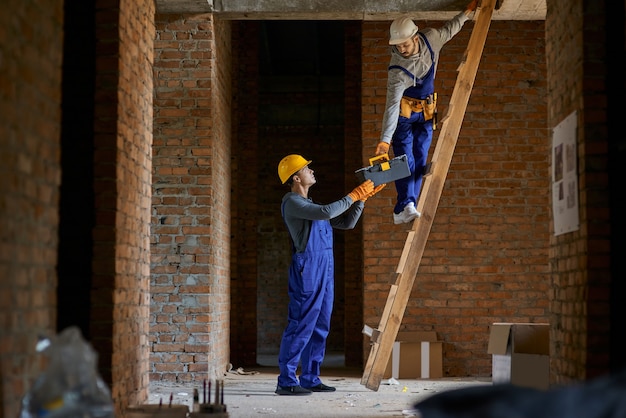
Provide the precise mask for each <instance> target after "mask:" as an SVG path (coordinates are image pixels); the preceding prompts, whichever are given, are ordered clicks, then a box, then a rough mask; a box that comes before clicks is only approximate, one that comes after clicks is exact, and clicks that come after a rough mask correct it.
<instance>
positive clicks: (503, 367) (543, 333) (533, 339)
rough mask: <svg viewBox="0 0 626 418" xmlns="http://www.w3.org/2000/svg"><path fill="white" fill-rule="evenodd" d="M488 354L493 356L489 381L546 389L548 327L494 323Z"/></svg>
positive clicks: (548, 346) (548, 347) (548, 377)
mask: <svg viewBox="0 0 626 418" xmlns="http://www.w3.org/2000/svg"><path fill="white" fill-rule="evenodd" d="M487 352H488V353H489V354H491V355H492V364H491V376H492V377H491V379H492V382H493V383H494V384H500V383H511V384H514V385H518V386H526V387H531V388H536V389H548V388H549V386H550V325H549V324H528V323H519V324H518V323H510V322H497V323H494V324H493V325H492V326H491V333H490V335H489V346H488V347H487Z"/></svg>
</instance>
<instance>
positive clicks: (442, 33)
mask: <svg viewBox="0 0 626 418" xmlns="http://www.w3.org/2000/svg"><path fill="white" fill-rule="evenodd" d="M467 20H469V18H468V17H467V16H466V15H465V12H461V13H459V14H458V15H456V16H455V17H453V18H452V19H450V20H449V21H447V22H446V23H445V24H444V25H443V26H442V27H441V28H439V29H434V28H425V29H424V30H423V31H420V33H422V34H423V35H424V36H425V37H426V39H428V43H429V44H430V47H431V48H432V50H433V53H434V55H435V57H434V59H435V63H434V65H435V71H437V62H438V60H439V52H440V51H441V49H442V48H443V46H444V44H445V43H446V42H448V41H449V40H450V39H452V37H454V35H456V34H457V33H459V32H460V30H461V28H462V27H463V24H464V23H465V22H467ZM418 39H419V52H418V53H417V54H415V55H413V56H410V57H408V58H404V57H403V56H402V55H401V54H400V53H399V52H398V50H397V49H396V47H395V46H392V47H391V60H390V63H389V65H390V66H392V65H399V66H401V67H403V68H406V69H407V70H409V71H410V72H411V73H413V75H414V76H416V77H418V78H422V77H424V76H425V75H426V73H427V72H428V70H429V69H430V67H431V65H432V64H433V60H432V58H431V56H430V51H429V50H428V47H427V46H426V43H425V42H424V40H423V39H422V38H421V37H418ZM414 83H415V80H414V79H413V78H411V77H409V76H408V74H406V73H405V72H404V71H402V70H400V69H391V70H389V74H388V76H387V103H386V105H385V114H384V115H383V126H382V134H381V139H380V140H381V141H382V142H386V143H388V144H389V143H391V137H392V136H393V133H394V131H395V130H396V126H397V125H398V115H399V114H400V99H402V94H403V93H404V91H405V90H406V89H407V88H409V87H411V86H413V85H414Z"/></svg>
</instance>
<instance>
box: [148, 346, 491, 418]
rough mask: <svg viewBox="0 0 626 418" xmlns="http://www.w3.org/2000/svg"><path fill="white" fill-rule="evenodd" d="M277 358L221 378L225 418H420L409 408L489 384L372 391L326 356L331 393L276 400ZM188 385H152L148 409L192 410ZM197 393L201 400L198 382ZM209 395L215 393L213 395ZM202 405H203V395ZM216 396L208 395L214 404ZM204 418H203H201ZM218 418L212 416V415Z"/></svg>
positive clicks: (400, 385)
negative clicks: (438, 396) (182, 407)
mask: <svg viewBox="0 0 626 418" xmlns="http://www.w3.org/2000/svg"><path fill="white" fill-rule="evenodd" d="M275 358H276V356H266V357H260V358H259V367H256V368H254V369H245V370H244V369H241V368H238V369H235V368H234V369H233V370H231V371H230V372H229V373H226V375H225V376H224V379H223V382H224V389H223V393H224V395H223V396H224V397H223V399H224V402H223V403H224V405H225V406H226V412H227V415H225V414H221V415H219V416H221V417H225V416H228V417H230V418H239V417H242V418H243V417H254V416H259V415H269V416H272V417H285V418H286V417H290V418H291V417H294V416H298V417H363V418H366V417H402V416H405V417H406V416H414V417H419V413H418V412H417V411H415V409H414V405H415V403H416V402H417V401H418V400H421V399H424V398H426V397H428V396H431V395H434V394H435V393H438V392H442V391H446V390H450V389H456V388H461V387H467V386H471V385H491V379H474V378H445V379H437V380H429V379H401V380H394V379H388V380H387V379H385V380H383V381H382V382H381V385H380V386H379V388H378V390H377V391H373V390H370V389H368V388H366V387H365V386H363V385H361V376H362V371H361V370H355V369H350V368H346V367H344V366H343V364H342V362H343V359H342V358H341V356H333V355H330V356H327V360H326V361H325V363H324V365H323V367H322V376H321V377H322V380H323V381H324V383H326V384H327V385H330V386H335V387H336V388H337V391H336V392H330V393H313V394H311V395H306V396H279V395H276V394H275V393H274V390H275V389H276V378H277V376H278V367H277V366H276V362H275ZM193 389H194V387H193V386H192V385H189V386H184V385H177V386H172V385H167V384H160V383H151V385H150V394H149V399H148V403H149V404H158V403H159V402H161V401H162V402H163V404H164V405H167V404H168V403H169V399H170V396H171V397H172V404H182V405H188V406H191V403H192V398H193ZM197 389H198V390H199V392H200V393H201V394H202V382H199V385H198V386H197ZM213 392H214V390H213ZM200 396H201V400H202V395H200ZM214 398H215V395H214V393H212V394H211V401H212V402H214ZM203 416H208V415H203ZM216 416H217V415H216Z"/></svg>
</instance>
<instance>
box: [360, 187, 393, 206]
mask: <svg viewBox="0 0 626 418" xmlns="http://www.w3.org/2000/svg"><path fill="white" fill-rule="evenodd" d="M386 185H387V183H383V184H379V185H378V186H376V187H374V190H372V192H371V193H370V194H368V195H367V196H365V197H362V198H361V199H360V200H361V202H365V201H366V200H367V199H369V198H370V197H372V196H374V195H375V194H376V193H378V192H380V191H381V190H382V189H383V188H384V187H385V186H386Z"/></svg>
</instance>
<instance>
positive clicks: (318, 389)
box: [308, 383, 335, 392]
mask: <svg viewBox="0 0 626 418" xmlns="http://www.w3.org/2000/svg"><path fill="white" fill-rule="evenodd" d="M308 389H311V391H313V392H334V391H335V388H334V387H332V386H326V385H325V384H323V383H320V384H319V385H316V386H311V387H310V388H308Z"/></svg>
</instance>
